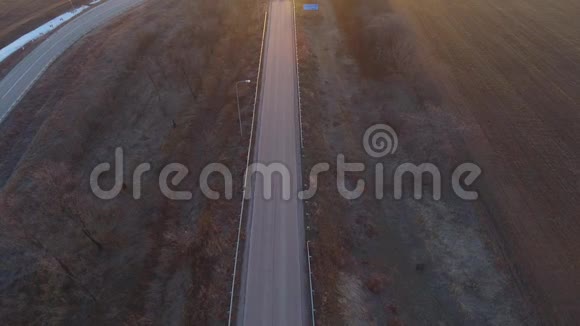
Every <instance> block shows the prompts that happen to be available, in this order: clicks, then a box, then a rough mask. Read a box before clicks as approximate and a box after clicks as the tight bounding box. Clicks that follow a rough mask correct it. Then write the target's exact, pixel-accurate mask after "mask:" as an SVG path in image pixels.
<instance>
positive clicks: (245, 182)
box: [228, 10, 268, 326]
mask: <svg viewBox="0 0 580 326" xmlns="http://www.w3.org/2000/svg"><path fill="white" fill-rule="evenodd" d="M267 22H268V10H266V12H265V13H264V27H263V28H262V44H261V45H260V58H259V60H258V74H257V76H256V91H255V94H254V108H253V110H252V126H251V129H250V143H249V145H248V154H247V157H246V169H245V171H244V184H243V190H242V204H241V209H240V215H239V224H238V237H237V241H236V253H235V255H234V270H233V272H232V288H231V291H230V309H229V312H228V326H231V324H232V312H233V310H234V307H233V305H234V294H235V289H236V272H237V266H238V255H239V252H240V237H241V232H242V221H243V217H244V201H245V198H246V189H247V183H248V167H249V166H250V156H251V155H252V143H253V142H252V139H253V136H254V124H255V120H256V119H255V117H256V106H257V103H258V92H259V89H260V79H261V72H262V56H263V54H264V42H265V40H266V38H265V36H266V26H267Z"/></svg>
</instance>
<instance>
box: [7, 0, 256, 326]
mask: <svg viewBox="0 0 580 326" xmlns="http://www.w3.org/2000/svg"><path fill="white" fill-rule="evenodd" d="M263 9H264V8H263V2H261V1H254V0H244V1H240V2H238V3H237V4H236V6H231V3H229V2H226V1H221V0H220V1H209V0H202V1H189V0H171V1H165V2H163V3H159V2H147V3H146V4H144V5H143V6H141V7H139V8H138V9H135V10H133V11H132V12H130V13H129V14H127V15H125V16H123V17H121V18H120V19H117V20H116V21H114V22H113V23H112V24H110V25H109V26H107V27H105V28H103V29H102V30H100V31H97V32H94V33H92V34H90V35H89V36H87V38H86V39H85V40H84V41H82V42H80V43H79V44H77V45H76V46H75V47H73V48H72V49H71V50H69V51H68V52H67V53H66V54H65V55H64V56H63V57H62V58H60V59H59V60H58V61H57V62H56V63H55V64H54V65H53V66H52V67H51V68H50V69H49V70H48V71H47V73H46V75H45V76H44V77H43V78H42V79H41V80H40V81H39V82H38V84H37V85H36V86H35V87H34V88H33V89H32V90H31V92H30V93H29V94H28V95H27V96H26V97H25V99H24V100H23V101H22V102H21V103H20V105H19V107H18V108H16V109H15V110H14V111H13V114H11V115H10V116H9V117H8V119H7V120H6V121H5V122H4V123H3V124H2V128H0V139H1V141H0V171H1V178H0V181H1V183H0V186H1V187H2V188H1V192H0V210H1V211H0V216H1V218H0V224H1V227H0V259H1V261H2V264H1V265H0V293H1V295H0V307H1V308H0V319H1V320H2V321H3V322H5V323H8V324H46V323H48V324H111V323H114V324H129V325H133V324H212V323H218V322H220V321H223V320H224V318H225V317H226V316H227V315H226V314H227V309H228V304H229V285H230V283H229V282H230V281H231V279H230V277H231V270H232V264H233V261H232V260H233V250H234V245H233V244H234V243H233V241H234V240H235V236H236V231H237V223H238V214H239V200H240V198H239V190H240V181H241V173H242V169H243V167H244V165H245V159H244V158H245V156H244V152H245V150H246V148H247V140H243V139H241V138H240V137H239V135H238V134H237V120H236V119H237V113H236V106H235V97H234V92H233V91H234V89H233V85H234V82H235V81H236V80H239V79H245V78H250V79H252V80H255V78H256V70H257V64H258V52H259V49H260V37H261V27H262V23H263V22H262V18H263V16H262V14H263ZM241 101H242V104H243V118H244V120H245V123H244V128H246V130H248V128H249V122H250V121H249V120H250V119H249V117H250V113H251V105H250V104H252V102H253V90H252V89H250V88H247V89H242V97H241ZM117 146H121V147H123V149H124V153H125V173H124V178H123V180H124V186H123V190H122V192H121V194H120V195H119V196H118V197H117V198H115V199H113V200H110V201H102V200H100V199H97V198H96V197H95V196H93V195H92V193H91V191H90V188H89V174H90V171H91V170H92V168H93V167H94V166H96V164H98V163H100V162H112V160H113V157H114V149H115V147H117ZM142 162H149V163H151V165H152V171H150V172H148V173H146V174H145V175H144V178H143V189H142V196H143V197H142V198H141V199H140V200H134V199H133V198H132V195H133V189H132V186H131V184H132V183H131V179H132V171H133V169H134V168H135V167H136V166H137V165H138V164H139V163H142ZM171 162H179V163H182V164H184V165H186V166H187V167H188V169H189V175H188V177H187V178H186V179H185V180H184V181H183V182H182V183H181V184H180V185H179V189H182V190H192V191H193V194H194V198H193V199H192V200H191V201H186V202H177V201H170V200H168V199H166V198H165V197H164V196H162V195H161V193H160V192H159V190H158V186H157V183H158V182H157V179H158V175H159V172H160V170H161V168H162V167H163V166H164V165H165V164H167V163H171ZM209 162H221V163H224V164H226V165H227V166H229V167H230V168H231V169H232V173H233V174H234V176H235V178H236V179H235V180H236V188H235V189H234V191H235V192H234V193H235V194H236V196H234V200H232V201H226V200H222V201H209V200H206V199H205V198H204V197H203V196H202V195H201V194H200V192H199V190H198V187H197V182H198V180H197V177H198V176H199V173H200V171H201V169H202V168H203V166H204V165H205V164H207V163H209ZM112 180H113V178H112V175H107V177H105V178H104V179H103V180H102V181H101V182H102V183H103V187H104V185H105V184H109V182H110V184H112ZM217 184H219V181H218V182H217Z"/></svg>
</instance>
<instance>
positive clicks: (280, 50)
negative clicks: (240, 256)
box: [238, 0, 310, 326]
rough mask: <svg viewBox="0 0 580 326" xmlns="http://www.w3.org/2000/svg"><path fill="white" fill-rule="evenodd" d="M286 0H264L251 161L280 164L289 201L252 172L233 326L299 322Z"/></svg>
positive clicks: (296, 178)
mask: <svg viewBox="0 0 580 326" xmlns="http://www.w3.org/2000/svg"><path fill="white" fill-rule="evenodd" d="M295 51H296V50H295V43H294V23H293V8H292V1H289V0H273V1H272V2H271V3H270V14H269V21H268V31H267V35H266V41H265V53H264V66H263V67H264V70H263V79H262V81H263V84H262V85H263V86H262V93H261V96H260V104H259V108H258V126H257V138H256V147H255V149H256V152H255V153H254V162H260V163H264V164H269V163H273V162H277V163H283V164H284V165H285V166H286V167H287V168H288V170H289V172H290V176H291V178H290V180H291V189H292V192H291V193H292V196H291V199H290V200H284V199H282V185H281V183H282V178H280V177H279V176H278V175H275V177H274V178H273V179H272V183H273V185H272V198H271V199H270V200H266V199H264V196H263V193H264V191H263V189H264V187H263V183H262V182H261V181H262V178H261V177H259V174H257V175H256V176H257V177H256V178H255V180H254V187H253V194H252V199H251V201H250V209H249V214H248V215H249V220H248V227H247V236H246V250H245V253H244V255H245V259H244V266H243V269H242V284H241V293H240V307H239V314H238V324H241V325H247V326H256V325H276V326H284V325H288V326H299V325H306V324H308V322H307V320H308V319H307V316H309V314H310V310H309V309H308V308H307V307H308V305H307V303H308V300H307V291H306V276H307V275H306V267H305V252H304V250H305V248H304V247H305V235H304V214H303V208H302V203H301V202H300V201H299V200H298V199H297V196H296V193H297V190H298V188H299V186H300V182H301V170H300V164H301V162H300V131H299V113H298V98H297V87H298V86H297V75H296V52H295Z"/></svg>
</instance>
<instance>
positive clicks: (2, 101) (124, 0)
mask: <svg viewBox="0 0 580 326" xmlns="http://www.w3.org/2000/svg"><path fill="white" fill-rule="evenodd" d="M141 2H143V0H109V1H106V2H103V3H102V4H101V5H98V6H97V7H95V8H92V9H89V10H88V11H87V12H85V13H83V14H81V15H79V16H78V17H77V18H75V19H74V20H72V21H70V22H69V23H67V24H66V25H64V26H63V27H62V28H60V29H59V30H57V31H56V32H54V33H53V34H52V35H50V36H49V37H48V38H47V39H46V40H45V41H44V42H42V43H41V44H40V45H39V46H38V47H37V48H36V49H34V50H33V51H32V52H30V53H29V54H28V55H27V56H26V57H25V58H24V59H23V60H22V61H21V62H20V63H18V64H17V65H16V66H15V67H14V68H13V69H12V71H10V72H9V73H8V75H6V77H5V78H4V79H3V80H2V81H0V123H2V121H3V120H4V119H5V118H6V116H7V115H8V113H9V112H10V111H11V110H12V109H13V108H14V107H15V106H16V104H18V102H20V100H21V99H22V97H23V96H24V95H25V94H26V92H28V90H29V89H30V87H32V85H33V84H34V82H35V81H36V80H37V79H38V78H39V77H40V76H41V75H42V73H43V72H44V71H45V70H46V69H47V68H48V67H49V66H50V64H51V63H52V62H54V60H56V58H58V57H59V56H60V55H61V54H62V53H63V52H64V51H65V50H66V49H68V48H69V47H70V46H71V45H73V44H74V43H75V42H76V41H78V40H79V39H80V38H82V37H83V36H84V35H86V34H87V33H88V32H90V31H92V30H93V29H95V28H96V27H97V26H99V25H101V24H103V23H105V22H107V21H108V20H110V19H112V18H114V17H116V16H118V15H120V14H121V13H123V12H125V11H126V10H128V9H130V8H132V7H134V6H136V5H138V4H140V3H141Z"/></svg>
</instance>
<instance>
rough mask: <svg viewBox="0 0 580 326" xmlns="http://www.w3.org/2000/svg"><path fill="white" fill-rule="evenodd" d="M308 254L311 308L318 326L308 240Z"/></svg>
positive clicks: (314, 321) (313, 321)
mask: <svg viewBox="0 0 580 326" xmlns="http://www.w3.org/2000/svg"><path fill="white" fill-rule="evenodd" d="M306 254H307V255H308V280H309V284H310V308H311V314H312V326H316V319H315V318H314V313H315V312H316V309H314V288H313V287H312V267H311V265H310V259H312V256H311V255H310V241H306Z"/></svg>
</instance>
